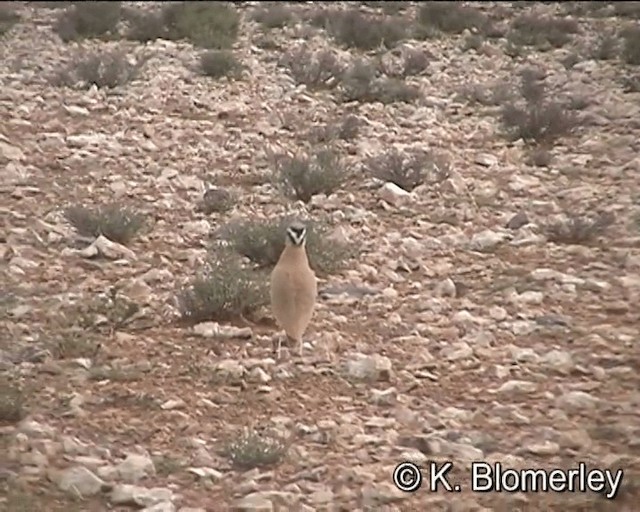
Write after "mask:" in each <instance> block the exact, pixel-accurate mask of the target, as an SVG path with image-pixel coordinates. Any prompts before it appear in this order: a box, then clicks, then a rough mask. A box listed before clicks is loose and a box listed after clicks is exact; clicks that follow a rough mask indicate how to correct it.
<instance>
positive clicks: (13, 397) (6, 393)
mask: <svg viewBox="0 0 640 512" xmlns="http://www.w3.org/2000/svg"><path fill="white" fill-rule="evenodd" d="M25 415H26V411H25V406H24V395H23V393H22V391H21V390H20V388H18V386H17V385H15V384H13V383H12V382H10V381H9V379H7V378H0V423H5V422H6V423H17V422H19V421H20V420H21V419H22V418H24V416H25Z"/></svg>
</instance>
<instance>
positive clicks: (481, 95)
mask: <svg viewBox="0 0 640 512" xmlns="http://www.w3.org/2000/svg"><path fill="white" fill-rule="evenodd" d="M458 97H459V98H460V99H463V100H465V101H468V102H469V103H471V104H476V103H479V104H480V105H484V106H486V107H496V106H498V105H502V104H503V103H505V102H506V101H509V100H511V99H512V97H513V93H512V90H511V86H510V85H509V84H507V83H503V82H496V83H493V84H465V85H464V86H462V87H461V88H460V90H459V93H458Z"/></svg>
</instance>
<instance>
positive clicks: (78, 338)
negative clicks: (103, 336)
mask: <svg viewBox="0 0 640 512" xmlns="http://www.w3.org/2000/svg"><path fill="white" fill-rule="evenodd" d="M100 347H101V344H100V342H99V341H97V340H96V339H95V337H94V336H92V335H91V334H90V333H87V332H83V331H82V330H80V329H69V330H68V331H66V332H64V333H62V334H61V335H60V337H59V338H58V339H56V340H55V341H53V343H52V345H51V354H52V355H53V357H54V358H55V359H76V358H79V357H83V358H89V359H91V358H94V357H95V356H96V354H97V353H98V351H99V350H100Z"/></svg>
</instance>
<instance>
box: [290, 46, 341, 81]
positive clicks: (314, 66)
mask: <svg viewBox="0 0 640 512" xmlns="http://www.w3.org/2000/svg"><path fill="white" fill-rule="evenodd" d="M278 64H279V65H280V66H283V67H284V68H286V69H287V70H288V71H289V74H290V75H291V77H292V78H293V79H294V81H295V82H296V83H297V84H304V85H306V86H307V88H309V89H310V90H314V89H333V88H334V87H336V86H337V85H338V84H339V83H340V77H341V75H342V73H343V71H344V65H343V64H341V63H340V61H339V60H338V58H337V56H336V54H335V53H334V52H332V51H331V50H318V51H313V50H310V49H309V48H308V47H307V46H305V45H303V46H300V47H299V48H296V49H293V50H290V51H288V52H287V53H285V54H284V55H283V56H282V57H281V59H280V61H279V63H278Z"/></svg>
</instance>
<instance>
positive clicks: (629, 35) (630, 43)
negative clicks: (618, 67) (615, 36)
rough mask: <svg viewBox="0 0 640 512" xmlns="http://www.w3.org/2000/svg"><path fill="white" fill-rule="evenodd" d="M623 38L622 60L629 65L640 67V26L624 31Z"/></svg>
mask: <svg viewBox="0 0 640 512" xmlns="http://www.w3.org/2000/svg"><path fill="white" fill-rule="evenodd" d="M622 38H623V39H624V48H623V50H622V58H623V59H624V61H625V62H626V63H627V64H633V65H636V66H637V65H640V26H636V27H631V28H628V29H626V30H624V31H623V32H622Z"/></svg>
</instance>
